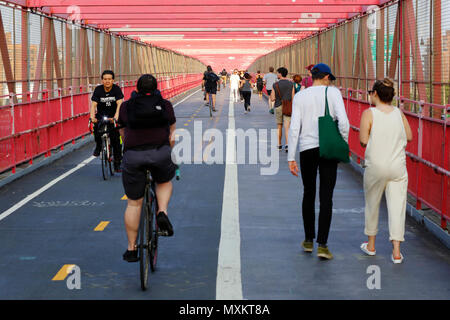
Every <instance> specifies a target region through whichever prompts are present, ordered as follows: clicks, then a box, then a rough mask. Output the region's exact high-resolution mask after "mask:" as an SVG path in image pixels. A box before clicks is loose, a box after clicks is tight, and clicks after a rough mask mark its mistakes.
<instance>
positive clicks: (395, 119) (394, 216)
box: [359, 79, 413, 263]
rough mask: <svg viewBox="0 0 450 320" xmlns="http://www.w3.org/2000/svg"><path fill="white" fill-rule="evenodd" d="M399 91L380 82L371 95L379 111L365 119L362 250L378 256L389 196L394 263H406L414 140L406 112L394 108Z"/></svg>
mask: <svg viewBox="0 0 450 320" xmlns="http://www.w3.org/2000/svg"><path fill="white" fill-rule="evenodd" d="M394 94H395V90H394V83H393V82H392V81H391V80H389V79H384V80H381V81H380V80H379V81H376V82H375V83H374V85H373V88H372V90H370V91H369V97H370V102H371V104H372V105H375V107H371V108H369V109H367V110H365V111H364V112H363V114H362V117H361V126H360V128H361V129H360V133H359V138H360V143H361V146H362V147H363V148H366V152H365V158H364V159H365V161H364V166H365V170H364V195H365V202H366V205H365V229H364V233H365V234H366V235H367V236H368V242H364V243H362V244H361V250H362V251H363V252H364V253H366V254H368V255H370V256H374V255H375V254H376V250H375V238H376V235H377V233H378V217H379V208H380V201H381V197H382V196H383V193H384V194H385V196H386V203H387V209H388V221H389V240H390V241H391V242H392V246H393V250H392V255H391V260H392V262H393V263H402V262H403V255H402V254H401V252H400V243H401V242H403V241H405V239H404V235H405V212H406V197H407V191H408V171H407V170H406V152H405V149H406V144H407V142H408V141H411V140H412V138H413V137H412V131H411V128H410V126H409V123H408V120H407V119H406V117H405V115H404V114H403V112H402V111H401V110H400V109H399V108H397V107H394V106H392V100H393V98H394Z"/></svg>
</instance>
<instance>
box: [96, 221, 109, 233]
mask: <svg viewBox="0 0 450 320" xmlns="http://www.w3.org/2000/svg"><path fill="white" fill-rule="evenodd" d="M108 224H109V221H102V222H100V223H99V224H98V226H97V227H95V229H94V231H103V230H105V228H106V226H107V225H108Z"/></svg>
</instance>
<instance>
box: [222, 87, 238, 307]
mask: <svg viewBox="0 0 450 320" xmlns="http://www.w3.org/2000/svg"><path fill="white" fill-rule="evenodd" d="M239 228H240V227H239V194H238V172H237V163H236V142H235V121H234V104H233V99H232V98H231V94H230V104H229V110H228V130H227V147H226V166H225V182H224V187H223V202H222V222H221V227H220V244H219V259H218V265H217V280H216V299H217V300H242V299H243V297H242V281H241V235H240V231H239Z"/></svg>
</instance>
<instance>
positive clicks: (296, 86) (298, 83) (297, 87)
mask: <svg viewBox="0 0 450 320" xmlns="http://www.w3.org/2000/svg"><path fill="white" fill-rule="evenodd" d="M292 81H294V91H293V92H292V96H295V94H296V93H297V92H299V91H300V89H301V88H302V76H301V75H299V74H296V75H295V76H293V77H292Z"/></svg>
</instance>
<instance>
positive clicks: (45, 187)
mask: <svg viewBox="0 0 450 320" xmlns="http://www.w3.org/2000/svg"><path fill="white" fill-rule="evenodd" d="M94 159H95V157H94V156H91V157H89V158H87V159H86V160H84V161H83V162H81V163H80V164H79V165H77V166H76V167H75V168H73V169H70V170H69V171H67V172H66V173H63V174H62V175H60V176H59V177H58V178H56V179H53V180H52V181H50V182H49V183H47V184H46V185H45V186H43V187H42V188H40V189H39V190H37V191H35V192H33V193H32V194H30V195H28V196H27V197H26V198H25V199H23V200H21V201H20V202H18V203H16V204H15V205H13V206H12V207H11V208H9V209H8V210H6V211H4V212H3V213H2V214H0V221H1V220H3V219H5V218H6V217H7V216H9V215H10V214H11V213H13V212H14V211H16V210H17V209H19V208H21V207H22V206H24V205H25V204H27V203H28V202H29V201H31V200H33V199H34V198H36V197H37V196H38V195H40V194H41V193H43V192H44V191H46V190H47V189H49V188H51V187H52V186H53V185H55V184H56V183H58V182H59V181H61V180H62V179H64V178H66V177H68V176H69V175H71V174H72V173H74V172H75V171H77V170H79V169H81V168H83V167H84V166H85V165H87V164H88V163H89V162H91V161H92V160H94Z"/></svg>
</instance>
